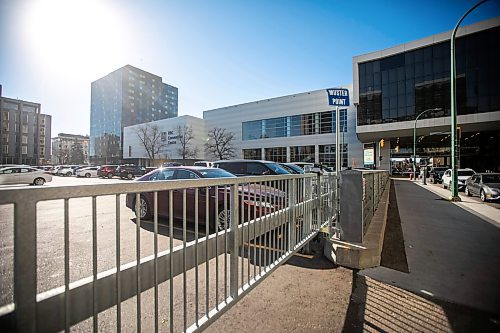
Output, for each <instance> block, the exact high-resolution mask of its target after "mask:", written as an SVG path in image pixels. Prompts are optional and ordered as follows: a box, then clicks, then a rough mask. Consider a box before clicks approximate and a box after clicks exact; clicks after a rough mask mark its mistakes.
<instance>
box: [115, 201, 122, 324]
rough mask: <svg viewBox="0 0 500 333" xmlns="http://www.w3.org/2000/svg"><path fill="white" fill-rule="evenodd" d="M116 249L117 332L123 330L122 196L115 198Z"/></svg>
mask: <svg viewBox="0 0 500 333" xmlns="http://www.w3.org/2000/svg"><path fill="white" fill-rule="evenodd" d="M115 218H116V221H115V247H116V258H115V265H116V331H117V332H121V330H122V288H121V269H120V266H121V261H120V255H121V254H120V195H119V194H117V195H116V197H115Z"/></svg>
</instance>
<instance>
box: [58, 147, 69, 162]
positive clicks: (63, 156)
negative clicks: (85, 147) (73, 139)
mask: <svg viewBox="0 0 500 333" xmlns="http://www.w3.org/2000/svg"><path fill="white" fill-rule="evenodd" d="M56 156H57V163H59V164H68V163H69V158H70V150H69V148H67V147H64V148H59V149H58V150H57V154H56Z"/></svg>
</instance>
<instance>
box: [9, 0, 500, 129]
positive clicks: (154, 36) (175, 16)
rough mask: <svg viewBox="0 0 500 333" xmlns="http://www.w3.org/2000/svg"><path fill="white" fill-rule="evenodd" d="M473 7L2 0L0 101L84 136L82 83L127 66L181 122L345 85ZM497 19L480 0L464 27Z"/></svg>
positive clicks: (86, 94) (449, 3)
mask: <svg viewBox="0 0 500 333" xmlns="http://www.w3.org/2000/svg"><path fill="white" fill-rule="evenodd" d="M475 3H476V1H467V0H456V1H453V0H443V1H427V0H420V1H383V0H379V1H373V0H372V1H319V0H317V1H314V0H302V1H294V0H274V1H269V0H252V1H250V0H248V1H243V0H182V1H181V0H178V1H166V0H163V1H162V0H157V1H150V0H144V1H132V0H59V1H57V0H31V1H29V0H0V50H1V51H0V84H2V86H3V96H5V97H11V98H19V99H23V100H28V101H33V102H38V103H41V104H42V112H43V113H47V114H51V115H52V117H53V118H52V119H53V125H52V136H56V135H57V133H59V132H65V133H73V134H88V133H89V131H90V83H91V82H92V81H94V80H96V79H98V78H100V77H102V76H104V75H106V74H108V73H110V72H112V71H113V70H115V69H117V68H120V67H122V66H124V65H126V64H130V65H133V66H136V67H139V68H141V69H144V70H146V71H148V72H151V73H154V74H156V75H159V76H161V77H163V81H164V82H165V83H168V84H171V85H174V86H176V87H178V88H179V115H185V114H189V115H194V116H198V117H202V112H203V111H204V110H209V109H213V108H218V107H223V106H228V105H234V104H239V103H245V102H250V101H255V100H259V99H266V98H271V97H278V96H283V95H289V94H293V93H300V92H305V91H310V90H316V89H323V88H327V87H334V86H337V85H341V84H348V83H352V57H353V56H354V55H359V54H364V53H368V52H371V51H376V50H380V49H384V48H388V47H391V46H394V45H398V44H401V43H404V42H408V41H412V40H415V39H419V38H422V37H426V36H429V35H432V34H436V33H440V32H444V31H448V30H451V29H452V28H453V27H454V25H455V24H456V22H457V20H458V19H459V18H460V17H461V16H462V14H463V13H464V12H465V11H466V10H467V9H468V8H470V7H471V6H472V5H474V4H475ZM499 15H500V1H499V0H490V1H489V2H487V3H486V4H484V5H482V6H480V7H479V8H478V9H476V11H475V12H473V13H472V14H471V15H469V17H468V18H467V19H466V20H465V22H464V25H466V24H471V23H474V22H477V21H480V20H483V19H487V18H491V17H495V16H499Z"/></svg>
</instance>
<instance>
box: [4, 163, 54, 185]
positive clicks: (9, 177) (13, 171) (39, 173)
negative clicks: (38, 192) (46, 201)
mask: <svg viewBox="0 0 500 333" xmlns="http://www.w3.org/2000/svg"><path fill="white" fill-rule="evenodd" d="M50 181H52V175H51V174H50V173H48V172H45V171H43V170H39V169H35V168H32V167H24V166H17V167H7V168H2V169H0V185H6V184H33V185H43V184H45V183H46V182H50Z"/></svg>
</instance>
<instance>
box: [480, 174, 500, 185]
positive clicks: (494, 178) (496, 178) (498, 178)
mask: <svg viewBox="0 0 500 333" xmlns="http://www.w3.org/2000/svg"><path fill="white" fill-rule="evenodd" d="M483 183H485V184H488V183H489V184H492V183H500V175H483Z"/></svg>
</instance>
